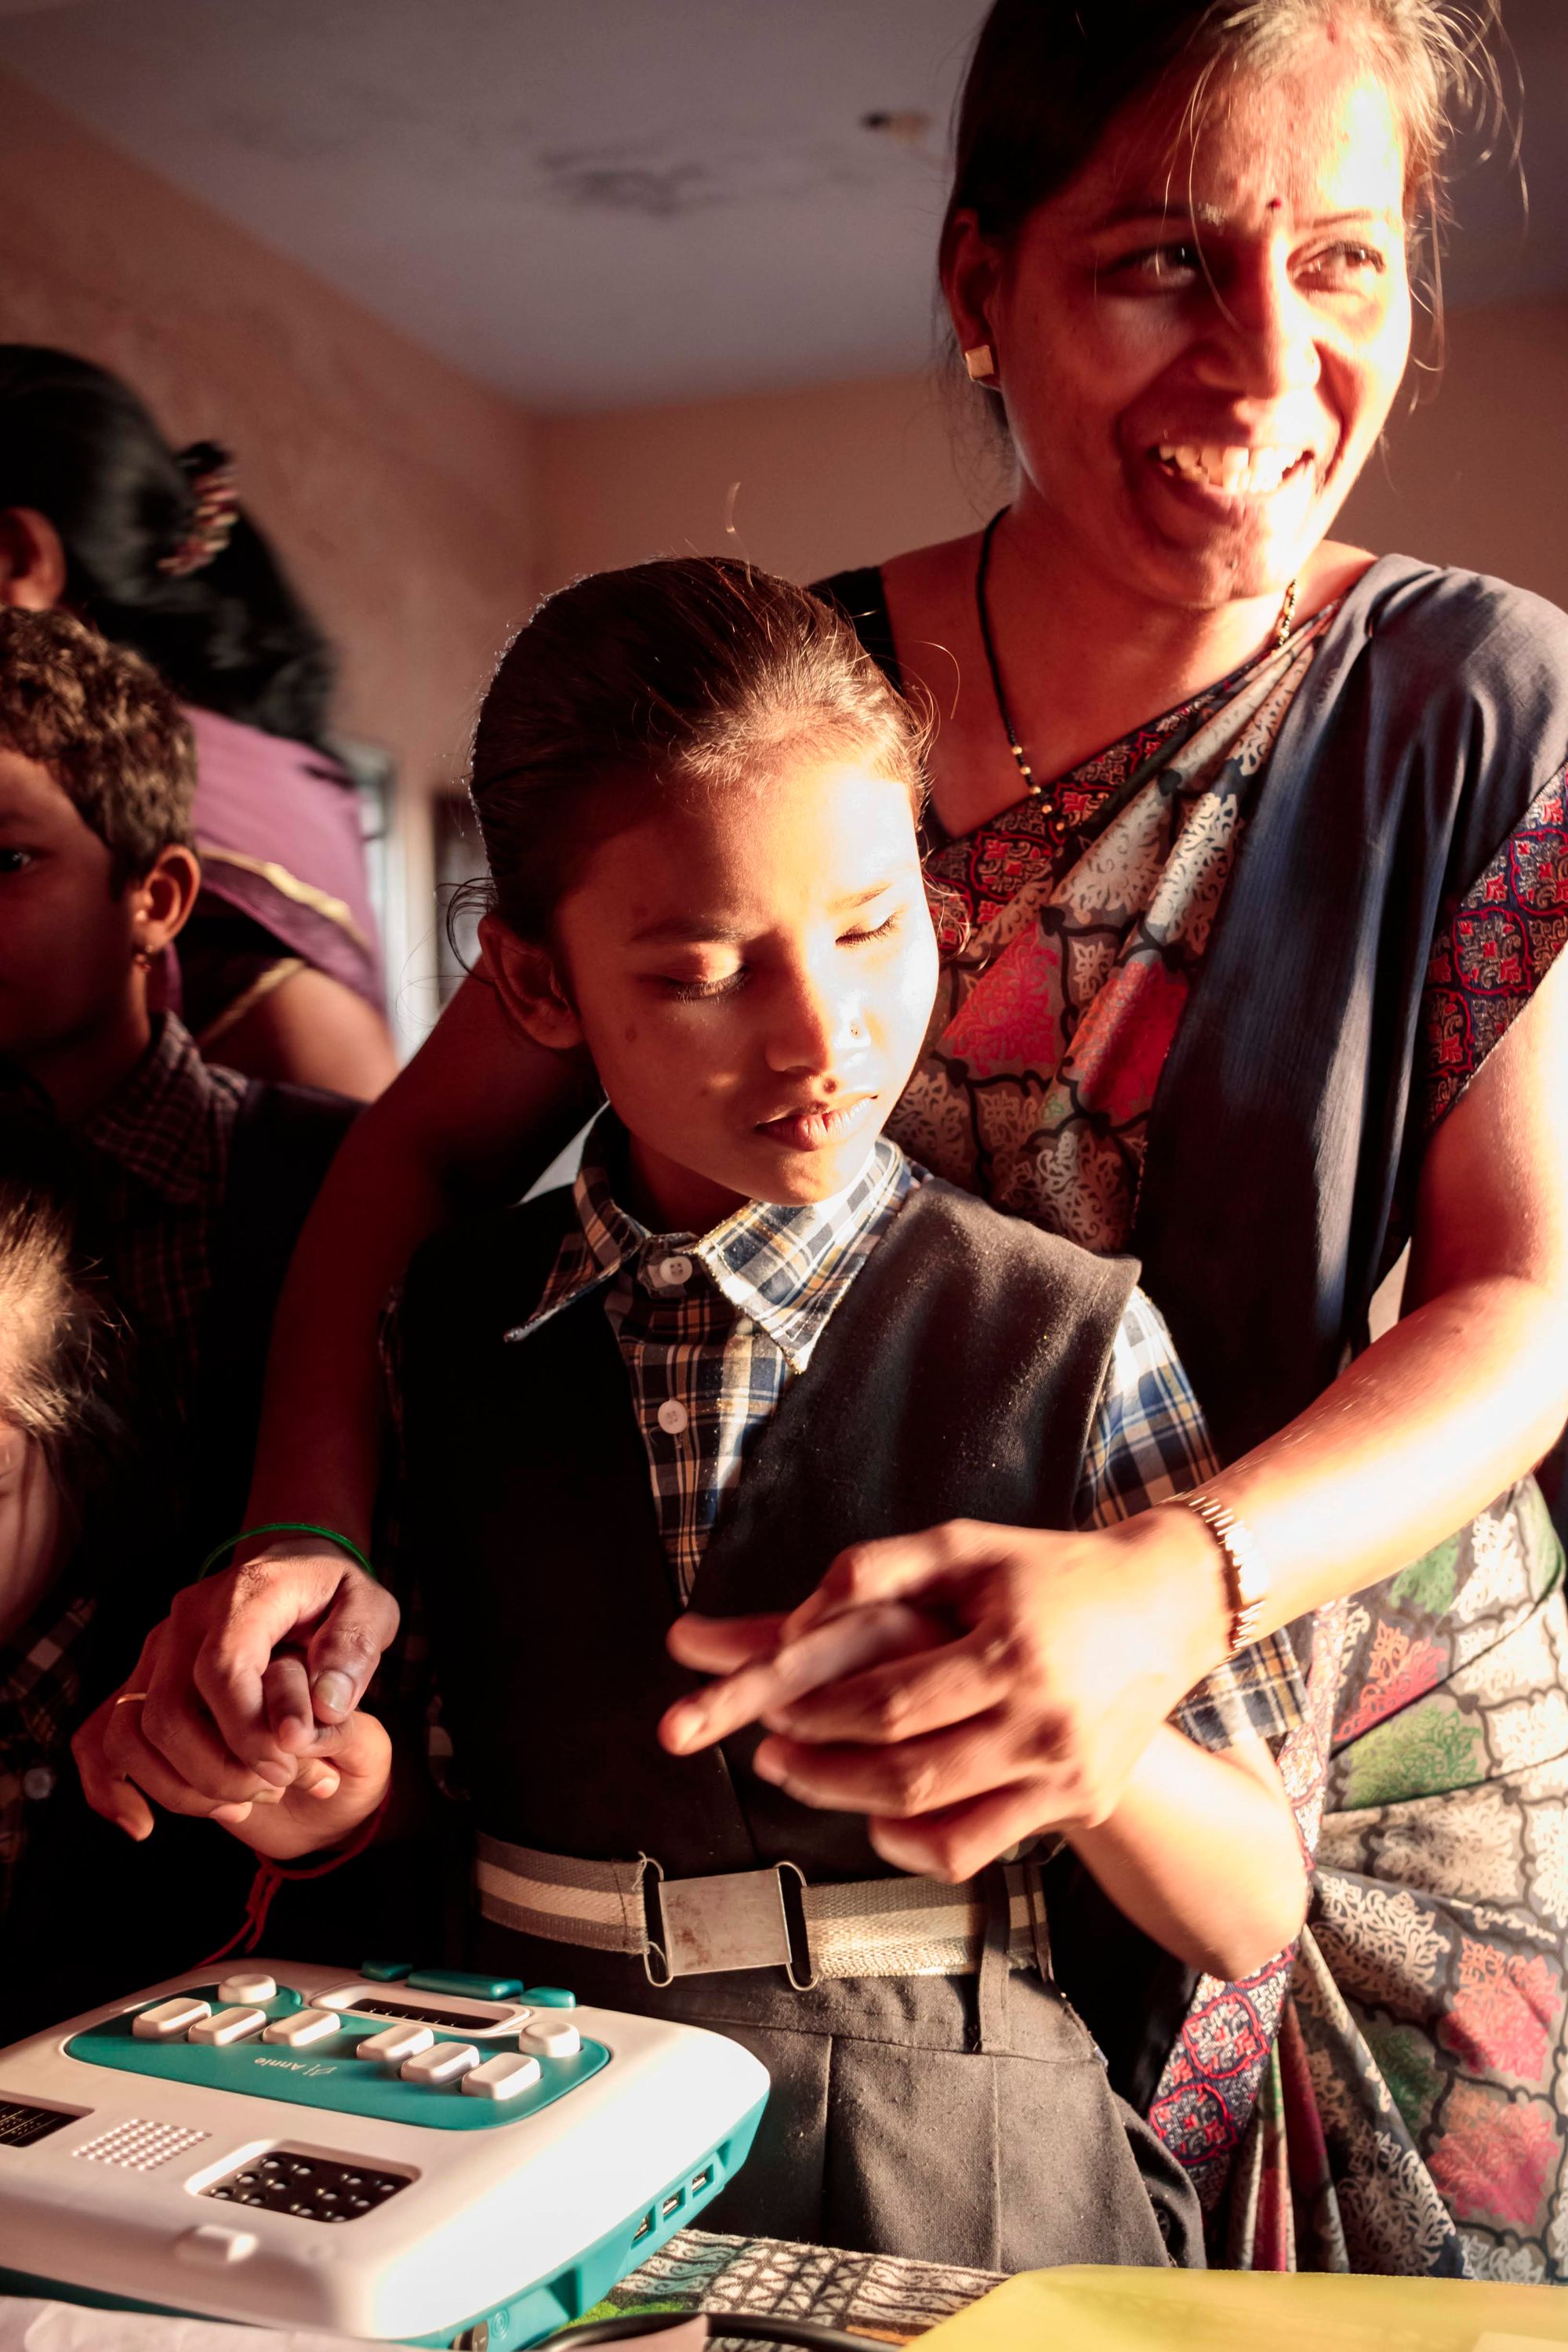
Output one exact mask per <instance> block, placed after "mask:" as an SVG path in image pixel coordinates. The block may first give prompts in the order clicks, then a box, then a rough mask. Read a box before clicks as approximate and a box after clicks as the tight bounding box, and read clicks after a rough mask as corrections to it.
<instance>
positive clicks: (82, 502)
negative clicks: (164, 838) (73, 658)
mask: <svg viewBox="0 0 1568 2352" xmlns="http://www.w3.org/2000/svg"><path fill="white" fill-rule="evenodd" d="M224 463H226V453H225V452H224V451H223V450H221V449H220V448H218V447H217V446H216V443H213V442H210V441H199V442H195V443H193V444H192V446H191V447H190V448H188V449H182V450H179V451H175V450H174V449H173V448H171V447H170V446H169V444H168V442H167V441H166V440H165V439H164V437H163V434H162V433H161V432H160V431H159V430H158V427H157V425H155V424H154V422H153V418H152V416H151V415H149V413H148V411H147V409H146V408H145V407H144V406H143V405H142V402H141V401H140V400H138V398H137V397H136V394H134V393H133V392H132V390H131V388H130V386H129V385H128V384H124V383H121V381H120V379H119V377H118V376H115V375H110V373H109V371H108V369H107V368H100V367H95V366H93V364H92V362H90V361H89V360H83V359H78V358H77V357H76V356H75V355H74V354H73V353H72V352H58V351H51V350H49V349H47V346H45V345H42V344H38V343H0V509H4V508H6V507H31V508H33V509H36V511H37V513H39V514H42V515H44V516H47V519H48V520H49V521H50V522H51V523H53V525H54V527H55V529H56V530H57V531H58V533H59V536H60V541H61V544H62V546H63V547H64V549H65V555H66V564H67V577H66V590H65V601H66V603H67V604H69V605H70V607H71V609H72V610H73V611H74V612H77V613H80V614H82V615H83V616H84V617H85V618H86V619H88V620H89V621H90V622H91V623H92V624H93V625H94V627H95V628H99V629H101V630H102V632H103V634H104V635H105V636H106V637H109V638H110V639H111V640H112V641H113V643H114V644H116V645H119V646H131V647H132V649H133V650H134V651H135V652H137V653H139V654H142V655H144V656H145V657H146V659H147V660H148V661H150V662H151V663H152V664H153V667H154V668H155V669H156V670H157V672H158V673H159V676H160V677H163V678H166V679H167V680H168V683H169V684H170V685H171V686H172V687H173V688H174V691H175V693H176V694H177V695H178V696H179V697H180V698H181V699H182V701H185V702H195V703H199V704H200V705H201V707H202V709H204V710H216V711H218V712H220V713H221V714H222V715H223V716H224V717H225V718H226V719H241V720H243V721H245V722H246V723H247V725H249V726H252V727H259V728H262V729H263V730H265V731H266V732H267V733H268V734H269V735H284V736H289V737H293V738H295V739H297V740H300V741H301V742H306V743H313V744H316V745H318V746H321V745H324V744H325V742H326V738H327V735H328V733H329V730H330V723H331V710H330V705H331V692H332V672H333V663H332V656H331V648H330V646H328V644H327V640H326V638H325V637H324V636H323V635H322V634H321V629H320V628H319V626H318V625H317V624H316V622H315V621H314V620H313V619H312V617H311V615H310V613H309V612H308V611H307V610H306V608H305V606H304V605H303V604H301V603H300V599H299V597H298V595H297V594H296V593H295V592H294V589H293V588H292V586H291V585H290V583H289V581H288V579H287V578H286V577H285V575H284V573H283V571H282V569H281V567H280V566H279V562H278V559H277V557H276V556H275V555H274V554H273V552H272V550H271V549H270V547H268V543H267V541H266V540H265V539H264V538H263V537H262V535H261V533H260V532H259V531H258V530H257V529H256V527H255V525H254V524H253V523H251V522H250V521H249V520H247V517H246V515H245V514H244V513H243V511H242V512H240V513H239V514H237V516H236V517H235V520H234V523H233V528H232V529H231V530H229V531H228V532H227V533H226V537H225V540H224V543H223V545H222V546H221V547H219V548H218V549H217V550H216V552H214V553H213V554H212V555H211V556H210V557H209V558H207V559H205V560H204V561H203V562H200V563H199V565H197V566H195V567H194V568H184V567H179V566H178V565H177V563H175V564H174V568H171V567H172V562H173V560H174V559H176V558H177V556H178V551H180V549H181V547H182V545H183V544H184V542H186V541H188V540H189V537H190V534H191V531H192V528H193V524H194V522H195V521H196V520H197V518H196V516H195V502H196V498H197V496H198V494H199V493H198V488H197V486H198V485H199V484H200V482H201V481H202V479H203V478H204V477H205V476H210V473H211V471H212V469H213V468H214V467H215V466H220V465H222V464H224Z"/></svg>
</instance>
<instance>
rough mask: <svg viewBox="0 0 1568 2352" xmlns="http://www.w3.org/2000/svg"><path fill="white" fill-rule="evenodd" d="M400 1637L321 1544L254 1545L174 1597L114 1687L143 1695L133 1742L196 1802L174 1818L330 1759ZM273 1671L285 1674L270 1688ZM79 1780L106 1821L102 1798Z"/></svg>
mask: <svg viewBox="0 0 1568 2352" xmlns="http://www.w3.org/2000/svg"><path fill="white" fill-rule="evenodd" d="M397 1624H398V1608H397V1603H396V1601H395V1600H394V1599H393V1597H392V1595H391V1593H390V1592H388V1591H386V1590H385V1588H384V1586H383V1585H380V1584H377V1583H376V1582H375V1581H374V1580H373V1579H372V1578H370V1577H368V1576H366V1575H364V1574H363V1571H362V1570H359V1569H358V1568H356V1567H355V1566H354V1564H353V1561H352V1560H351V1559H349V1557H348V1555H347V1554H346V1553H345V1552H342V1551H339V1550H338V1549H337V1548H336V1546H335V1545H331V1544H324V1543H323V1542H322V1541H321V1538H319V1537H317V1536H300V1535H285V1536H272V1537H268V1538H265V1539H261V1538H258V1539H255V1540H253V1542H252V1544H251V1546H250V1548H249V1555H248V1557H247V1558H245V1559H243V1560H241V1561H239V1562H238V1563H237V1564H236V1565H235V1566H234V1567H233V1568H230V1569H227V1570H225V1571H224V1573H223V1574H222V1575H220V1576H209V1577H204V1578H203V1580H201V1582H200V1583H198V1584H191V1585H187V1586H186V1587H185V1589H184V1591H182V1592H178V1593H176V1594H175V1596H174V1603H173V1605H172V1607H171V1608H170V1611H169V1614H168V1616H167V1617H166V1618H164V1619H163V1622H162V1623H161V1624H159V1625H156V1626H154V1627H153V1631H152V1633H150V1634H149V1635H148V1637H147V1639H146V1641H145V1642H144V1643H143V1644H142V1655H141V1658H140V1659H139V1661H138V1663H137V1667H136V1671H135V1673H134V1674H133V1675H132V1676H131V1678H130V1680H129V1682H128V1683H126V1685H124V1687H125V1688H126V1689H127V1690H135V1691H142V1692H144V1693H145V1698H144V1700H143V1702H142V1706H141V1708H140V1726H139V1727H140V1732H141V1736H142V1739H143V1740H144V1741H145V1743H146V1744H147V1746H149V1747H150V1748H153V1749H154V1750H155V1751H156V1752H157V1755H158V1757H159V1758H160V1759H161V1761H162V1765H163V1768H164V1769H165V1772H166V1775H167V1777H168V1778H169V1780H170V1781H171V1783H172V1784H174V1785H178V1786H180V1787H182V1788H184V1790H187V1791H189V1792H193V1793H194V1794H195V1795H198V1796H200V1797H201V1798H202V1799H203V1800H204V1802H203V1804H201V1805H200V1806H199V1807H196V1806H191V1805H183V1806H181V1807H179V1808H177V1810H180V1811H193V1810H195V1811H208V1812H210V1811H214V1810H215V1809H216V1807H218V1806H220V1805H226V1804H230V1803H237V1802H243V1801H247V1799H248V1798H249V1796H250V1795H251V1793H252V1792H253V1791H254V1790H256V1789H257V1788H258V1786H263V1787H269V1788H273V1789H287V1788H289V1787H290V1786H291V1785H292V1782H293V1780H294V1776H295V1772H296V1769H297V1768H298V1766H299V1763H300V1759H301V1757H303V1756H313V1757H318V1758H323V1757H325V1758H330V1757H331V1756H332V1755H333V1754H334V1753H335V1750H336V1747H337V1744H338V1738H339V1733H340V1731H341V1729H342V1727H344V1726H345V1725H346V1724H347V1723H349V1722H351V1721H352V1719H353V1710H354V1708H355V1707H356V1706H358V1705H359V1702H360V1699H361V1697H362V1696H363V1693H364V1691H365V1688H366V1686H367V1685H368V1684H369V1682H370V1679H371V1676H372V1675H374V1672H375V1668H376V1665H377V1663H378V1662H379V1660H380V1657H381V1654H382V1652H383V1651H384V1649H385V1648H386V1646H387V1644H388V1643H390V1642H391V1641H392V1639H393V1637H394V1635H395V1633H396V1631H397ZM281 1657H289V1658H290V1659H291V1660H292V1664H291V1665H290V1667H289V1671H288V1673H287V1674H286V1675H281V1676H280V1675H279V1673H278V1671H277V1665H276V1662H277V1661H278V1660H279V1658H281ZM99 1713H100V1715H101V1713H102V1709H101V1708H100V1710H99ZM90 1720H91V1721H92V1722H93V1723H96V1722H97V1720H98V1717H92V1718H90ZM83 1729H84V1731H85V1730H86V1729H87V1727H86V1726H84V1727H83ZM79 1736H80V1735H79ZM82 1778H83V1786H84V1787H85V1788H86V1790H87V1793H88V1798H89V1802H90V1803H92V1804H93V1805H94V1806H95V1807H96V1809H97V1810H98V1811H100V1812H108V1813H110V1815H111V1816H112V1815H113V1813H114V1810H115V1809H114V1807H113V1805H112V1804H108V1803H100V1802H99V1799H98V1797H97V1796H96V1795H95V1794H94V1789H95V1787H97V1786H100V1785H102V1784H100V1782H99V1781H97V1780H89V1777H88V1772H87V1770H86V1769H84V1770H83V1776H82ZM150 1793H151V1794H153V1795H154V1796H155V1797H157V1800H158V1802H159V1803H161V1804H162V1803H164V1802H166V1800H165V1799H164V1798H163V1796H162V1795H160V1794H159V1792H158V1791H157V1790H152V1791H150Z"/></svg>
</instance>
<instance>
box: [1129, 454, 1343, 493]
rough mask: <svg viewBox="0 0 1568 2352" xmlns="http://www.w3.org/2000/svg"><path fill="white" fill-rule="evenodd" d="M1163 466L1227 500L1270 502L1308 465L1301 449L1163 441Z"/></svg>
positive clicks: (1161, 457) (1161, 460) (1160, 455)
mask: <svg viewBox="0 0 1568 2352" xmlns="http://www.w3.org/2000/svg"><path fill="white" fill-rule="evenodd" d="M1158 454H1159V458H1160V463H1161V464H1162V465H1163V466H1169V467H1171V469H1172V471H1173V473H1176V474H1179V475H1180V476H1181V478H1182V479H1183V481H1184V482H1201V483H1202V484H1203V485H1204V487H1205V489H1210V490H1218V491H1220V492H1221V493H1222V495H1223V496H1224V497H1226V498H1227V499H1266V498H1269V497H1271V496H1272V495H1273V493H1274V492H1275V491H1276V490H1277V489H1278V488H1279V485H1280V484H1281V482H1283V480H1284V479H1285V477H1286V475H1287V474H1290V473H1293V472H1294V471H1295V469H1296V467H1298V466H1300V465H1304V464H1305V463H1306V462H1307V457H1308V455H1309V453H1308V452H1307V451H1305V450H1301V449H1250V448H1238V447H1235V446H1232V447H1230V448H1226V447H1223V446H1219V445H1218V444H1216V443H1214V442H1206V443H1205V444H1204V445H1203V446H1199V445H1198V443H1196V442H1194V441H1163V442H1162V443H1161V444H1160V447H1159V453H1158Z"/></svg>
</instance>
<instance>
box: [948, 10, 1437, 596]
mask: <svg viewBox="0 0 1568 2352" xmlns="http://www.w3.org/2000/svg"><path fill="white" fill-rule="evenodd" d="M1172 121H1173V116H1172V110H1171V101H1170V100H1169V99H1168V98H1167V99H1166V100H1164V101H1163V104H1162V105H1161V106H1160V107H1159V108H1155V107H1154V106H1152V105H1150V106H1145V107H1143V108H1142V109H1139V110H1132V111H1131V112H1130V113H1129V114H1128V115H1127V116H1126V117H1125V118H1123V119H1122V120H1121V121H1119V122H1118V123H1117V124H1115V125H1113V126H1112V129H1111V131H1110V133H1109V134H1108V135H1107V137H1106V138H1105V139H1104V140H1103V141H1102V142H1101V144H1100V148H1099V149H1098V150H1097V151H1096V152H1095V154H1094V155H1093V156H1092V157H1091V159H1090V161H1089V163H1088V164H1087V165H1086V166H1085V167H1084V169H1083V170H1082V171H1081V172H1080V173H1079V175H1078V177H1077V178H1076V179H1075V180H1074V181H1072V182H1071V183H1069V184H1068V186H1067V187H1066V188H1064V189H1063V190H1061V191H1060V192H1059V193H1058V194H1057V195H1055V196H1053V197H1051V198H1050V199H1049V200H1048V201H1047V202H1046V203H1045V204H1042V205H1039V206H1038V207H1037V209H1036V211H1035V212H1034V213H1033V214H1031V215H1029V217H1028V218H1027V219H1026V222H1025V223H1024V225H1023V226H1022V227H1021V228H1020V230H1019V231H1018V233H1017V235H1016V237H1015V238H1013V239H1012V240H1011V242H1010V244H1009V245H1008V247H1006V249H1005V250H1002V249H1000V248H998V247H994V246H993V245H991V244H989V243H988V241H987V240H986V239H984V238H983V237H982V236H980V234H979V231H978V229H977V228H976V226H975V225H974V222H973V215H961V216H960V219H959V221H958V223H957V224H956V225H955V230H954V234H953V237H952V244H951V247H950V254H949V266H948V268H947V271H946V281H947V290H948V296H949V300H950V303H951V305H952V310H953V318H954V324H955V326H956V327H957V329H958V331H959V334H960V337H961V340H962V341H963V343H964V344H965V345H968V344H972V343H975V342H989V343H990V344H991V345H992V347H993V349H994V352H995V355H996V361H997V373H998V378H999V381H1000V385H1001V390H1002V396H1003V398H1004V401H1005V405H1006V411H1007V417H1008V421H1009V424H1010V425H1011V428H1012V434H1013V438H1014V441H1015V444H1016V449H1017V455H1018V461H1019V466H1020V469H1021V475H1022V481H1021V485H1020V493H1019V500H1018V505H1019V510H1020V515H1021V516H1022V514H1023V513H1024V511H1025V510H1026V509H1028V510H1029V511H1030V512H1031V513H1032V515H1033V517H1034V518H1035V520H1037V521H1039V522H1043V523H1044V524H1045V525H1046V526H1047V528H1048V530H1050V532H1051V534H1052V536H1053V537H1054V538H1055V540H1056V541H1057V543H1058V547H1060V548H1062V549H1063V551H1064V552H1065V553H1067V554H1068V555H1069V556H1070V557H1071V559H1072V560H1075V561H1077V562H1082V563H1085V564H1087V565H1089V567H1091V568H1092V569H1094V570H1096V571H1098V572H1100V573H1101V574H1102V575H1106V574H1109V575H1110V578H1111V579H1112V580H1113V581H1114V582H1115V583H1116V584H1117V585H1118V586H1119V587H1121V589H1123V590H1124V591H1131V593H1134V594H1136V595H1137V596H1139V597H1141V598H1142V599H1144V600H1146V601H1151V602H1154V603H1158V604H1165V605H1178V606H1182V607H1186V608H1190V609H1194V610H1203V611H1207V610H1212V609H1214V608H1215V607H1216V606H1218V605H1220V604H1226V603H1227V602H1229V601H1231V600H1233V599H1237V598H1246V597H1251V596H1264V595H1268V596H1276V595H1281V594H1283V593H1284V591H1285V589H1286V587H1287V586H1288V585H1289V582H1290V581H1291V580H1292V579H1293V578H1294V577H1295V575H1296V574H1297V573H1298V572H1300V570H1301V568H1302V566H1303V565H1304V563H1305V562H1306V560H1307V558H1308V557H1309V555H1310V553H1311V552H1312V551H1313V549H1314V548H1316V547H1317V545H1318V544H1319V542H1320V541H1321V539H1322V538H1323V536H1324V534H1325V533H1326V531H1327V530H1328V529H1329V526H1330V524H1331V521H1332V520H1333V517H1334V515H1335V514H1336V513H1337V511H1338V509H1339V507H1340V505H1341V502H1342V500H1343V499H1344V497H1345V495H1346V493H1347V492H1348V491H1349V489H1350V488H1351V485H1352V482H1353V481H1354V480H1355V478H1356V476H1357V475H1358V474H1359V472H1360V471H1361V468H1362V467H1363V464H1364V463H1365V461H1366V458H1367V457H1368V455H1369V454H1370V452H1371V451H1372V449H1373V446H1374V445H1375V443H1376V441H1377V437H1378V436H1379V434H1380V433H1381V431H1382V429H1383V426H1384V421H1385V419H1386V418H1387V415H1388V412H1389V409H1390V406H1391V405H1392V403H1393V400H1394V394H1395V392H1396V391H1397V389H1398V386H1399V382H1400V378H1401V376H1402V374H1403V373H1404V370H1405V361H1406V358H1407V356H1408V352H1409V341H1410V289H1409V282H1408V278H1407V275H1406V268H1405V152H1404V142H1403V139H1402V136H1401V132H1400V128H1399V124H1398V121H1397V120H1396V117H1395V113H1394V107H1393V104H1392V102H1391V100H1390V99H1389V96H1388V93H1387V91H1386V89H1384V86H1383V84H1382V83H1381V82H1380V81H1379V80H1378V79H1377V78H1376V76H1375V74H1374V73H1373V72H1372V71H1371V69H1370V68H1369V67H1368V65H1367V63H1366V61H1365V58H1364V57H1363V56H1360V55H1358V54H1357V52H1356V47H1355V45H1354V44H1353V43H1352V42H1349V41H1346V40H1345V39H1344V38H1343V37H1340V38H1338V39H1336V38H1335V37H1333V35H1332V34H1327V35H1325V36H1323V37H1321V39H1319V40H1317V41H1316V42H1315V43H1313V44H1312V45H1311V46H1310V47H1306V48H1304V49H1303V50H1302V51H1301V52H1300V54H1299V56H1298V58H1297V60H1296V62H1295V64H1294V66H1293V67H1292V68H1290V69H1289V70H1286V71H1283V72H1281V73H1279V74H1278V75H1276V76H1270V77H1269V78H1268V79H1254V78H1242V79H1237V80H1235V81H1233V82H1230V83H1228V84H1226V83H1221V84H1220V85H1219V86H1218V87H1217V88H1216V90H1215V98H1214V102H1213V104H1212V107H1211V109H1210V111H1209V114H1208V117H1207V120H1206V121H1205V122H1204V124H1203V125H1202V128H1201V131H1199V133H1198V134H1197V136H1196V138H1195V141H1194V138H1193V137H1192V136H1190V135H1189V136H1186V137H1183V138H1178V139H1176V140H1175V141H1174V142H1173V132H1172Z"/></svg>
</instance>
